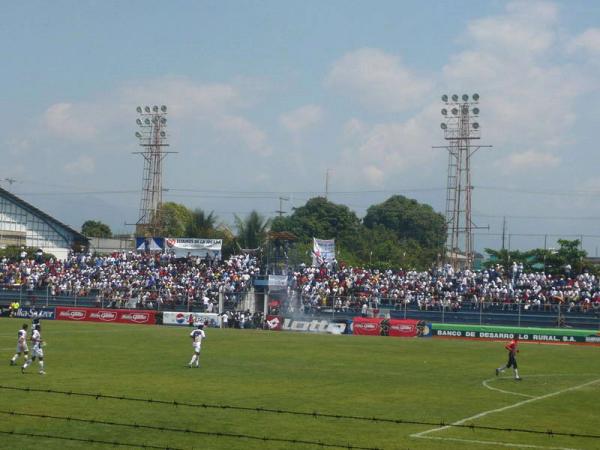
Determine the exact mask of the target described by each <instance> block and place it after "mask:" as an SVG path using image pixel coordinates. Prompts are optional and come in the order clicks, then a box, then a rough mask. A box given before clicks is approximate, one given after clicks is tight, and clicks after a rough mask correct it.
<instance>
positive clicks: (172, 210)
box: [160, 202, 192, 238]
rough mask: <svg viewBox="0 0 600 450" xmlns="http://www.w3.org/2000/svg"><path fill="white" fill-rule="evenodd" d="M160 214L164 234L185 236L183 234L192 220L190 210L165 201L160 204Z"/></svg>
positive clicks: (177, 236)
mask: <svg viewBox="0 0 600 450" xmlns="http://www.w3.org/2000/svg"><path fill="white" fill-rule="evenodd" d="M160 214H161V219H162V223H163V231H164V235H165V236H167V237H175V238H179V237H187V236H186V235H185V234H186V231H187V230H188V227H189V226H190V223H191V221H192V212H191V211H190V210H189V209H188V208H187V207H186V206H184V205H181V204H179V203H174V202H166V203H163V204H162V207H161V210H160Z"/></svg>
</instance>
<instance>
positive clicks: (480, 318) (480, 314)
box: [479, 302, 483, 325]
mask: <svg viewBox="0 0 600 450" xmlns="http://www.w3.org/2000/svg"><path fill="white" fill-rule="evenodd" d="M482 324H483V302H479V325H482Z"/></svg>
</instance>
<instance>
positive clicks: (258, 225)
mask: <svg viewBox="0 0 600 450" xmlns="http://www.w3.org/2000/svg"><path fill="white" fill-rule="evenodd" d="M270 223H271V221H270V220H268V219H265V218H264V217H262V216H261V215H260V214H258V213H257V212H256V211H252V212H251V213H250V214H249V215H248V216H247V217H246V218H245V219H241V218H240V217H238V216H237V215H236V216H235V226H236V228H237V237H236V238H237V242H238V244H239V245H240V247H242V248H258V247H260V246H261V244H262V243H263V242H264V241H265V239H266V237H267V231H268V230H269V225H270Z"/></svg>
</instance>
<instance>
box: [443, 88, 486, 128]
mask: <svg viewBox="0 0 600 450" xmlns="http://www.w3.org/2000/svg"><path fill="white" fill-rule="evenodd" d="M460 100H462V101H460ZM442 101H443V102H444V103H446V104H447V105H448V106H447V107H445V108H442V109H441V111H440V112H441V113H442V116H444V118H446V119H447V121H448V123H445V122H442V123H441V124H440V128H441V129H442V130H447V129H448V124H451V125H452V124H455V120H456V119H458V118H459V116H460V117H462V118H464V117H466V116H472V117H476V116H478V115H479V113H480V110H479V108H478V107H477V106H473V107H471V108H470V107H469V105H473V104H474V103H477V102H478V101H479V94H477V93H475V94H473V95H471V97H470V98H469V96H468V95H467V94H463V95H462V96H460V97H459V95H458V94H452V95H447V94H444V95H442ZM453 119H454V120H453ZM470 126H471V128H472V129H473V130H478V129H479V123H478V122H471V123H470Z"/></svg>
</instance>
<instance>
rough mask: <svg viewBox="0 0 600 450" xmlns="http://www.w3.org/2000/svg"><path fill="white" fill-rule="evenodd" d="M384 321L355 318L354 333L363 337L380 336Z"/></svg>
mask: <svg viewBox="0 0 600 450" xmlns="http://www.w3.org/2000/svg"><path fill="white" fill-rule="evenodd" d="M381 322H382V319H377V318H370V317H355V318H354V319H352V332H353V334H358V335H362V336H380V335H381Z"/></svg>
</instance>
